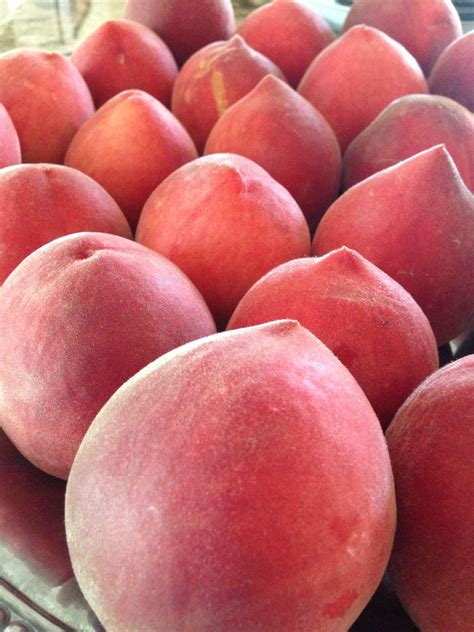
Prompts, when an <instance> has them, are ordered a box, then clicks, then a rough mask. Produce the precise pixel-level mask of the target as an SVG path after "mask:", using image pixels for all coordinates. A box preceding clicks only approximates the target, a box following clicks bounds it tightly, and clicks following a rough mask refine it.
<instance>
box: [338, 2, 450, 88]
mask: <svg viewBox="0 0 474 632" xmlns="http://www.w3.org/2000/svg"><path fill="white" fill-rule="evenodd" d="M356 24H367V25H368V26H373V27H375V28H377V29H380V30H381V31H383V32H384V33H387V35H390V37H393V39H395V40H397V42H400V44H402V45H403V46H404V47H405V48H406V49H407V50H408V51H409V52H410V53H411V54H412V55H413V57H415V59H416V60H417V61H418V63H419V64H420V66H421V68H422V69H423V72H424V73H425V74H426V76H428V75H429V73H430V71H431V68H432V67H433V65H434V63H435V61H436V60H437V58H438V57H439V55H440V54H441V53H442V51H443V50H444V49H445V48H446V46H448V45H449V44H451V42H453V41H454V40H455V39H457V38H458V37H460V36H461V35H462V24H461V19H460V17H459V15H458V13H457V11H456V9H455V8H454V6H453V3H452V2H451V0H390V1H389V2H380V0H354V3H353V4H352V7H351V8H350V10H349V13H348V14H347V17H346V20H345V22H344V28H343V31H346V30H347V29H350V28H351V27H353V26H355V25H356Z"/></svg>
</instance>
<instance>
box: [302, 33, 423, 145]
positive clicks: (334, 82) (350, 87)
mask: <svg viewBox="0 0 474 632" xmlns="http://www.w3.org/2000/svg"><path fill="white" fill-rule="evenodd" d="M298 92H299V93H300V94H301V95H302V96H303V97H305V99H308V101H309V102H310V103H312V104H313V105H314V107H315V108H317V109H318V110H319V111H320V112H321V114H322V115H323V116H324V117H325V118H326V120H327V121H328V123H329V124H330V125H331V127H332V128H333V130H334V131H335V133H336V136H337V138H338V140H339V144H340V145H341V150H342V151H343V152H344V151H345V150H346V148H347V146H348V145H349V143H350V142H351V141H352V140H353V139H354V138H355V137H356V136H357V135H358V134H360V132H361V131H362V130H363V129H364V128H365V127H367V125H369V124H370V123H371V122H372V121H373V120H374V118H375V117H376V116H377V115H378V114H380V112H381V111H382V110H383V109H384V108H385V107H386V106H387V105H388V104H389V103H390V102H391V101H393V100H394V99H396V98H398V97H401V96H403V95H405V94H413V93H426V92H428V85H427V83H426V80H425V78H424V76H423V72H422V70H421V68H420V66H419V65H418V63H417V61H416V59H415V58H414V57H413V56H412V55H410V53H409V52H408V51H407V50H406V49H405V48H404V47H403V46H402V45H401V44H399V43H398V42H396V41H395V40H394V39H392V38H391V37H389V36H388V35H386V34H385V33H382V31H379V30H378V29H374V28H372V27H370V26H354V27H352V28H351V29H349V30H348V31H347V32H346V33H344V34H343V35H341V37H339V38H338V39H337V40H336V41H335V42H333V43H332V44H330V45H329V46H327V47H326V48H325V49H324V50H323V51H322V52H321V53H319V55H317V56H316V58H315V59H314V60H313V61H312V63H311V64H310V66H309V68H308V70H307V71H306V72H305V74H304V76H303V78H302V80H301V82H300V84H299V86H298Z"/></svg>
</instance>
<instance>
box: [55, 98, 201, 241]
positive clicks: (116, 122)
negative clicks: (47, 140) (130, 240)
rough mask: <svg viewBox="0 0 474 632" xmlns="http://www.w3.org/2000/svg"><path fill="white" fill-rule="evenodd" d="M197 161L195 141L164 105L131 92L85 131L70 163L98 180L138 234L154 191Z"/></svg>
mask: <svg viewBox="0 0 474 632" xmlns="http://www.w3.org/2000/svg"><path fill="white" fill-rule="evenodd" d="M196 157H197V152H196V148H195V146H194V143H193V141H192V140H191V137H190V136H189V134H188V133H187V131H186V130H185V129H184V127H183V126H182V125H181V123H180V122H179V121H178V120H177V119H176V118H175V117H174V116H173V114H171V112H170V111H169V110H168V109H167V108H166V107H165V106H164V105H163V104H162V103H160V102H159V101H158V100H157V99H155V98H154V97H152V96H151V95H149V94H147V93H146V92H143V90H125V91H124V92H121V93H120V94H118V95H117V96H115V97H113V98H112V99H110V100H109V101H107V103H105V104H104V105H103V106H102V107H101V108H100V109H99V110H97V112H96V113H95V115H94V116H93V117H92V118H91V119H90V120H89V121H88V122H87V123H86V124H85V125H83V126H82V128H81V129H80V130H79V132H78V133H77V134H76V135H75V137H74V138H73V140H72V142H71V144H70V146H69V149H68V151H67V154H66V158H65V161H64V162H65V164H66V165H68V166H69V167H74V168H75V169H79V171H82V172H84V173H85V174H87V175H89V176H90V177H91V178H93V179H94V180H97V182H98V183H99V184H101V185H102V186H103V187H104V189H105V190H106V191H108V193H110V195H111V196H112V197H113V198H114V199H115V201H116V202H117V203H118V205H119V206H120V208H121V209H122V211H123V212H124V213H125V216H126V217H127V219H128V221H129V223H130V225H131V227H132V229H135V227H136V225H137V221H138V217H139V215H140V212H141V210H142V208H143V205H144V204H145V202H146V200H147V199H148V197H149V196H150V194H151V193H152V191H153V190H154V189H155V188H156V187H157V186H158V185H159V184H160V182H161V181H162V180H164V179H165V178H166V176H168V175H169V174H170V173H172V172H173V171H175V169H177V168H178V167H180V166H181V165H183V164H184V163H186V162H189V161H190V160H193V159H194V158H196Z"/></svg>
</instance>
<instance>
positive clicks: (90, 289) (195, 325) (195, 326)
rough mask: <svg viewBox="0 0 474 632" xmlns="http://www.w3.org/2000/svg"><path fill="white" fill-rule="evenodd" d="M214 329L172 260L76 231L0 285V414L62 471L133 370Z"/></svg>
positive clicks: (30, 452)
mask: <svg viewBox="0 0 474 632" xmlns="http://www.w3.org/2000/svg"><path fill="white" fill-rule="evenodd" d="M213 332H215V325H214V322H213V320H212V318H211V315H210V313H209V310H208V308H207V306H206V304H205V303H204V300H203V298H202V296H201V295H200V294H199V292H198V291H197V290H196V288H195V287H194V286H193V284H192V283H191V282H190V280H189V279H188V278H187V277H186V276H185V275H184V274H183V273H182V272H181V271H180V270H179V269H178V268H177V267H176V266H175V265H174V264H172V263H171V262H170V261H168V260H167V259H165V258H164V257H161V256H159V255H157V254H156V253H153V252H151V251H150V250H148V249H147V248H144V247H143V246H140V245H139V244H136V243H134V242H133V241H130V240H128V239H124V238H123V237H117V236H115V235H107V234H104V233H77V234H74V235H69V236H67V237H61V238H59V239H57V240H55V241H53V242H51V243H49V244H46V245H45V246H42V247H41V248H40V249H38V250H36V251H35V252H33V253H32V254H31V255H29V256H28V257H27V258H26V259H24V261H22V263H20V265H19V266H18V267H17V268H15V270H14V271H13V272H12V274H11V275H10V276H9V277H8V279H7V280H6V281H5V283H4V284H3V286H2V288H1V289H0V356H1V358H2V362H1V365H0V419H1V420H2V427H3V430H4V431H5V433H6V434H7V435H8V437H9V438H10V439H11V440H12V441H13V443H14V444H15V445H16V447H17V448H18V449H19V450H20V452H21V453H22V454H23V455H24V456H25V457H26V458H27V459H28V460H30V461H31V462H32V463H33V464H34V465H36V466H37V467H39V468H40V469H42V470H44V471H45V472H47V473H48V474H52V475H54V476H57V477H59V478H67V476H68V473H69V469H70V467H71V464H72V461H73V459H74V456H75V454H76V451H77V448H78V447H79V444H80V442H81V441H82V438H83V436H84V434H85V432H86V430H87V428H88V427H89V425H90V423H91V422H92V420H93V419H94V417H95V415H96V414H97V412H98V411H99V410H100V408H101V407H102V406H103V404H105V402H106V401H107V400H108V399H109V397H110V396H111V395H112V394H113V393H114V392H115V391H116V390H117V388H118V387H119V386H120V385H121V384H122V383H123V382H125V381H126V380H127V379H128V378H129V377H131V376H132V375H134V374H135V373H136V372H137V371H138V370H139V369H141V368H142V367H144V366H145V365H146V364H148V363H149V362H151V361H152V360H155V359H156V358H157V357H158V356H160V355H162V354H163V353H166V352H167V351H169V350H170V349H173V348H174V347H178V346H180V345H181V344H183V343H185V342H188V341H190V340H194V339H196V338H199V337H201V336H206V335H208V334H211V333H213Z"/></svg>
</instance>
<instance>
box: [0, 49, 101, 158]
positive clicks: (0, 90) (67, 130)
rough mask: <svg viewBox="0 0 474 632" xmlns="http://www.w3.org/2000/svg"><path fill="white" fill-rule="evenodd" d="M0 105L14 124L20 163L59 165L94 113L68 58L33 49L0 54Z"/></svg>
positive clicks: (86, 91) (76, 71)
mask: <svg viewBox="0 0 474 632" xmlns="http://www.w3.org/2000/svg"><path fill="white" fill-rule="evenodd" d="M0 103H3V105H4V106H5V108H6V110H7V112H8V114H9V115H10V116H11V119H12V121H13V124H14V125H15V128H16V131H17V133H18V136H19V138H20V145H21V152H22V158H23V162H56V163H61V162H62V161H63V159H64V155H65V153H66V150H67V148H68V145H69V143H70V142H71V140H72V137H73V136H74V134H75V133H76V132H77V130H78V129H79V128H80V127H81V125H82V124H83V123H85V122H86V120H87V119H88V118H90V117H91V116H92V114H93V113H94V104H93V101H92V97H91V94H90V92H89V88H88V87H87V84H86V82H85V81H84V79H83V78H82V76H81V74H80V73H79V71H78V70H77V68H76V67H75V66H74V65H73V64H72V62H71V61H70V60H69V59H67V58H66V57H64V56H63V55H59V54H58V53H49V52H47V51H44V50H40V49H34V48H32V49H29V48H19V49H15V50H12V51H8V52H6V53H3V54H2V55H0Z"/></svg>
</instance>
